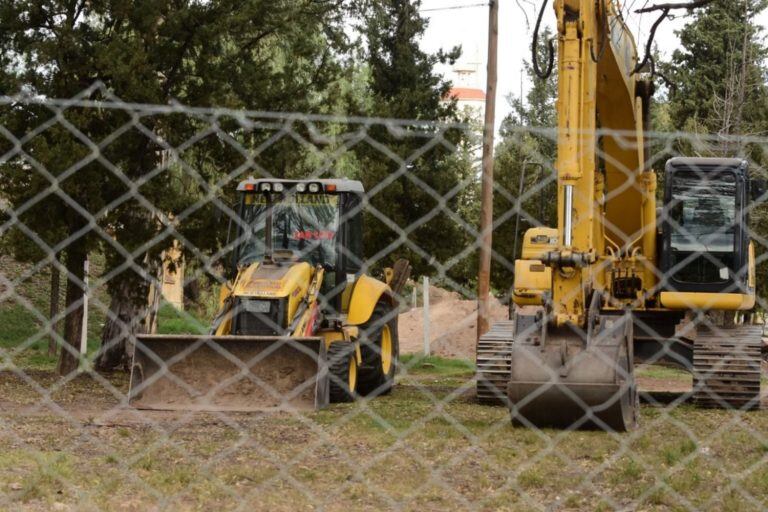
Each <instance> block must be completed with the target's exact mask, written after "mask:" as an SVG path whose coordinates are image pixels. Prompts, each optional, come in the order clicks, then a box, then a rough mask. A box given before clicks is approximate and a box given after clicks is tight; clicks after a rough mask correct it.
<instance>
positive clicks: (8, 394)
mask: <svg viewBox="0 0 768 512" xmlns="http://www.w3.org/2000/svg"><path fill="white" fill-rule="evenodd" d="M424 363H426V364H424ZM408 364H409V365H410V366H411V372H410V373H409V374H408V375H407V376H401V378H400V383H399V386H398V387H397V389H396V390H395V391H394V392H393V394H392V395H391V396H387V397H383V398H379V399H376V400H372V401H369V402H361V403H356V404H348V405H334V406H331V407H330V408H328V409H326V410H324V411H320V412H316V413H310V414H301V415H290V414H287V413H283V414H230V415H216V414H191V415H183V414H178V413H173V414H172V413H161V412H155V413H147V412H135V411H132V410H130V409H124V408H121V407H120V401H119V396H120V394H119V393H120V392H124V390H125V387H126V382H125V378H124V376H121V375H115V376H112V377H110V378H109V379H108V380H106V381H104V382H95V381H93V380H92V379H89V378H79V379H76V380H74V381H72V382H70V383H68V384H67V385H65V386H63V387H61V388H57V387H56V384H55V380H54V378H53V377H52V376H51V375H50V374H49V373H46V372H36V373H32V374H30V378H31V379H32V380H33V381H34V382H36V383H38V384H39V385H40V389H43V390H51V389H53V393H51V395H50V399H49V400H48V401H46V400H43V399H41V395H40V394H39V390H36V389H34V388H33V387H32V386H30V383H25V382H23V381H22V380H20V379H18V378H17V377H16V376H14V375H11V374H8V373H6V374H1V375H0V411H2V412H0V425H2V428H1V429H0V509H4V510H6V509H7V510H50V509H52V508H55V509H59V510H68V509H69V510H75V509H77V510H81V509H85V510H89V509H109V510H137V511H138V510H154V509H168V510H224V509H226V510H229V509H237V508H238V507H240V509H241V510H313V509H315V508H323V509H327V510H350V509H355V510H380V509H384V508H403V509H405V510H419V511H424V510H427V511H428V510H446V509H447V510H454V509H472V508H478V509H481V510H532V509H537V508H540V507H551V508H556V509H562V510H613V509H615V508H629V509H635V508H637V509H644V510H689V509H703V510H739V511H741V510H753V509H754V510H759V509H761V508H765V507H768V465H767V463H768V436H766V432H768V413H766V412H758V413H749V414H739V413H735V412H725V411H706V410H697V409H694V408H692V407H689V406H683V407H679V408H676V409H672V410H666V409H658V408H650V407H643V410H642V427H641V429H640V430H638V431H636V432H633V433H630V434H623V435H615V434H608V433H603V432H557V431H542V432H535V431H530V430H525V429H518V428H513V427H512V426H511V425H510V424H509V421H508V417H507V413H506V411H505V410H504V409H502V408H493V407H484V406H480V405H477V404H475V403H473V401H472V399H471V397H470V396H468V395H469V393H468V391H470V390H471V389H472V384H471V368H469V367H468V366H467V365H466V364H464V363H445V362H442V361H440V360H429V361H426V362H425V361H417V360H411V361H409V362H408ZM105 386H106V387H113V390H114V392H115V393H117V395H115V394H114V393H113V392H110V391H109V390H108V389H107V388H105ZM41 404H42V405H41Z"/></svg>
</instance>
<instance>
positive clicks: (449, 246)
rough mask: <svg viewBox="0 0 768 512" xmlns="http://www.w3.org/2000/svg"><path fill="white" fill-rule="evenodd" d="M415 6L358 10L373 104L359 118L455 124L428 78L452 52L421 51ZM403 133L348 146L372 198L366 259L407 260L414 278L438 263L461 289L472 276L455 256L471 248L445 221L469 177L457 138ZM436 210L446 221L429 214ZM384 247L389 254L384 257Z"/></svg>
mask: <svg viewBox="0 0 768 512" xmlns="http://www.w3.org/2000/svg"><path fill="white" fill-rule="evenodd" d="M420 5H421V2H420V0H382V1H368V0H365V1H361V2H359V3H358V5H357V8H358V12H359V13H360V17H361V19H362V26H361V28H360V30H361V33H362V35H363V39H364V42H365V51H364V53H363V56H362V58H363V59H364V62H365V64H366V66H367V67H368V69H369V70H370V80H369V88H370V91H371V95H372V98H373V101H372V105H371V106H370V108H367V109H365V110H362V111H361V112H360V113H361V114H364V115H368V116H376V117H388V118H398V119H416V120H438V121H443V122H446V123H451V122H455V121H458V120H459V118H458V114H457V111H456V106H455V102H451V101H444V98H446V96H447V94H448V91H449V89H450V83H449V82H447V81H445V80H444V79H443V78H442V77H441V76H440V75H438V74H437V73H435V71H434V66H435V65H436V64H438V63H446V62H448V63H453V62H454V61H455V60H456V59H457V58H458V57H459V55H460V49H459V48H453V49H452V50H451V51H449V52H443V51H440V52H438V53H436V54H427V53H425V52H424V51H423V50H421V48H420V47H419V39H420V38H421V36H422V35H423V33H424V31H425V29H426V24H427V22H426V20H425V19H424V18H423V17H422V16H421V15H420V14H419V11H418V10H419V7H420ZM405 130H406V133H405V134H403V135H398V134H396V133H392V131H390V130H387V129H386V128H385V127H376V128H374V129H373V130H371V132H370V134H369V135H370V137H371V138H372V139H374V140H375V141H377V143H378V144H379V145H380V147H374V146H372V145H370V144H361V145H358V146H356V147H355V152H356V154H357V157H358V159H359V161H360V165H359V170H360V174H359V177H360V179H361V180H362V181H363V183H364V185H365V186H366V189H367V190H369V191H372V192H374V193H373V195H372V196H371V198H370V204H371V206H372V207H373V209H375V210H376V211H378V212H380V214H381V215H370V214H369V215H368V216H367V219H366V221H367V222H366V254H367V255H368V256H370V257H372V258H373V263H376V262H378V261H380V260H381V259H382V258H386V259H392V260H394V259H395V258H397V257H407V258H408V259H409V260H410V261H411V262H412V264H413V267H414V272H415V273H416V274H432V275H434V274H435V270H436V269H439V268H440V267H439V264H441V263H443V264H444V263H446V262H448V261H451V263H452V264H453V266H452V267H451V268H450V269H448V277H449V278H454V279H459V280H461V282H466V281H467V279H469V276H471V275H472V274H473V273H474V267H472V259H471V256H472V255H471V254H469V255H467V256H465V257H461V256H459V259H455V257H457V255H460V254H461V253H462V250H463V249H465V248H466V247H467V246H468V245H469V244H470V243H471V242H470V237H468V233H467V231H466V230H465V229H464V227H463V224H462V221H460V220H458V219H457V216H456V217H454V218H452V217H451V212H456V211H457V210H459V209H460V207H461V204H462V201H463V200H464V199H465V196H463V193H464V192H463V191H464V189H465V188H467V187H465V186H464V183H466V182H468V181H470V182H471V181H472V178H473V176H472V174H471V172H472V171H471V163H470V159H471V155H470V152H469V149H468V146H467V144H466V140H465V135H464V134H463V133H462V131H461V130H459V129H452V128H428V127H422V126H413V127H409V128H405ZM420 132H421V133H420ZM381 147H386V148H387V149H386V150H382V149H381ZM453 147H458V148H459V154H458V155H453V154H452V152H453ZM403 171H405V173H403ZM397 173H403V174H401V175H398V174H397ZM405 174H407V175H405ZM382 183H383V184H384V185H383V186H378V187H377V185H379V184H382ZM441 198H445V199H444V200H443V199H441ZM404 206H405V207H404ZM436 207H440V208H441V209H442V212H445V213H446V214H440V215H434V211H435V210H434V209H435V208H436ZM383 217H386V218H388V219H389V220H388V221H385V220H384V218H383ZM473 227H474V226H472V227H470V229H472V228H473ZM398 228H403V229H405V230H406V232H407V235H408V236H407V238H408V241H407V242H403V241H402V240H401V238H400V236H401V235H400V230H399V229H398ZM392 247H394V248H395V249H396V250H394V251H390V248H392ZM382 263H386V261H382ZM439 274H440V275H441V276H442V272H439Z"/></svg>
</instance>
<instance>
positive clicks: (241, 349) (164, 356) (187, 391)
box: [129, 335, 329, 411]
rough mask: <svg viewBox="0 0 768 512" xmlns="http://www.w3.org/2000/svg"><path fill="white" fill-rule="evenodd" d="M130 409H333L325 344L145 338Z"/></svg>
mask: <svg viewBox="0 0 768 512" xmlns="http://www.w3.org/2000/svg"><path fill="white" fill-rule="evenodd" d="M136 340H137V343H136V351H135V354H134V359H133V365H132V368H131V382H130V390H129V401H130V404H131V405H132V406H134V407H136V408H138V409H158V410H184V411H188V410H194V411H263V410H270V409H283V410H311V409H321V408H323V407H325V406H326V405H328V401H329V387H328V367H327V360H326V350H325V342H324V341H323V339H322V338H283V337H265V336H186V335H171V336H165V335H144V336H137V338H136Z"/></svg>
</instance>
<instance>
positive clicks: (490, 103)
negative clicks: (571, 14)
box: [477, 0, 499, 338]
mask: <svg viewBox="0 0 768 512" xmlns="http://www.w3.org/2000/svg"><path fill="white" fill-rule="evenodd" d="M498 39H499V2H498V0H491V3H490V10H489V14H488V81H487V84H486V97H485V127H484V128H483V177H482V180H483V181H482V196H481V213H480V236H481V237H482V242H481V244H480V269H479V272H478V276H477V337H478V338H479V337H480V336H482V335H483V334H485V333H486V332H488V328H489V317H490V311H489V309H490V300H489V296H490V292H491V246H492V241H493V237H492V229H493V139H494V131H495V129H496V82H497V80H498V76H497V61H498V46H499V44H498Z"/></svg>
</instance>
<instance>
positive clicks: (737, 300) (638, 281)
mask: <svg viewBox="0 0 768 512" xmlns="http://www.w3.org/2000/svg"><path fill="white" fill-rule="evenodd" d="M545 3H546V2H545ZM554 8H555V12H556V14H557V29H558V53H557V70H558V81H559V85H558V98H557V115H558V132H557V136H558V139H557V160H556V172H557V190H558V195H557V207H558V224H557V227H556V228H554V227H552V228H548V227H537V228H532V229H530V230H528V231H527V232H526V233H525V239H524V241H523V251H522V255H521V259H519V260H517V261H516V262H515V280H514V287H513V292H512V299H513V300H514V303H515V304H516V306H517V307H516V308H515V311H516V312H515V314H514V318H512V319H511V320H510V321H507V322H501V323H499V324H497V325H494V326H493V327H492V328H491V330H490V331H489V332H488V333H487V334H485V335H484V336H481V338H480V339H479V341H478V346H477V395H478V398H479V400H480V401H481V402H485V403H505V404H507V405H508V407H509V408H510V410H511V414H512V420H513V422H514V423H516V424H519V425H524V426H529V427H555V428H598V429H605V430H613V431H626V430H628V429H632V428H634V427H635V426H636V425H637V417H638V392H637V387H636V383H635V378H634V366H635V364H636V363H640V362H648V363H664V364H673V365H676V366H679V367H681V368H684V369H686V370H689V371H690V372H692V374H693V384H694V385H693V390H692V397H693V401H694V403H696V404H698V405H700V406H705V407H718V408H738V409H743V410H748V409H755V408H758V407H759V406H760V377H761V375H760V372H761V368H760V363H761V355H760V353H761V335H762V327H761V326H753V325H749V323H748V322H744V317H745V313H747V312H749V311H750V310H751V309H752V308H753V307H754V306H755V254H754V245H753V243H752V241H751V240H750V236H749V229H748V224H749V215H748V212H749V206H750V203H751V202H752V201H753V200H754V199H755V198H757V197H759V196H760V195H762V194H763V193H764V189H765V184H764V182H761V181H759V180H752V179H750V177H749V172H748V168H747V163H746V162H745V161H743V160H740V159H731V158H673V159H671V160H669V161H668V162H667V164H666V169H665V172H664V180H663V183H664V190H663V203H662V204H661V205H660V207H659V210H658V211H657V200H656V195H657V190H656V189H657V179H656V173H655V172H654V171H653V170H652V169H651V165H650V162H649V161H648V154H647V146H646V144H645V142H644V139H643V135H644V132H645V131H646V130H647V129H648V123H649V105H650V99H651V95H652V93H653V86H652V82H651V79H650V78H649V77H648V76H647V74H645V75H644V74H643V73H639V72H637V71H639V70H637V69H636V68H637V67H638V66H637V63H638V57H637V50H636V47H635V42H634V39H633V38H632V35H631V33H630V31H629V29H628V28H627V26H626V24H625V23H624V20H623V19H622V17H621V15H620V11H619V8H618V5H617V3H616V2H615V1H614V0H598V1H595V0H555V3H554ZM542 9H543V7H542ZM539 20H541V16H539ZM534 46H535V45H534ZM534 51H536V49H535V48H534ZM553 63H554V60H552V59H551V60H550V69H551V67H552V65H553ZM713 312H718V313H719V316H720V317H722V318H725V319H726V320H727V321H725V322H723V321H721V322H719V323H717V324H716V323H715V320H714V319H715V318H716V317H717V316H718V315H716V314H713Z"/></svg>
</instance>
